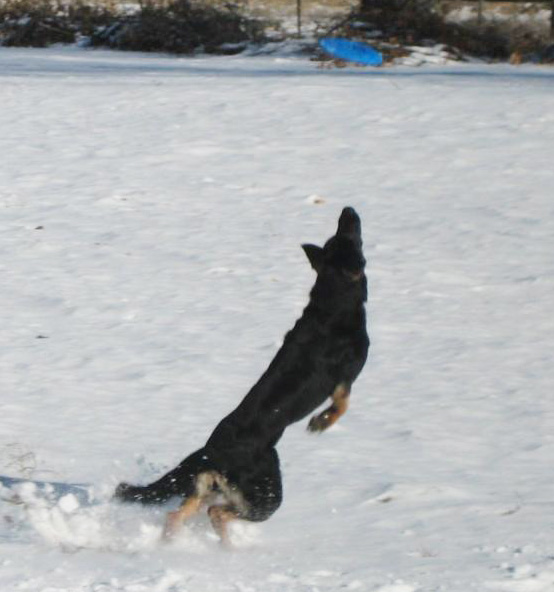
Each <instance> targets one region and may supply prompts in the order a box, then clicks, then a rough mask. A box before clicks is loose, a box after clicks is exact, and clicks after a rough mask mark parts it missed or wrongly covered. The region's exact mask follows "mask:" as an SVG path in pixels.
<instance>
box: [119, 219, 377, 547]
mask: <svg viewBox="0 0 554 592" xmlns="http://www.w3.org/2000/svg"><path fill="white" fill-rule="evenodd" d="M302 248H303V249H304V251H305V252H306V255H307V256H308V259H309V260H310V263H311V265H312V267H313V268H314V269H315V271H316V272H317V279H316V282H315V285H314V287H313V288H312V291H311V293H310V301H309V303H308V306H307V307H306V309H305V310H304V312H303V314H302V316H301V317H300V319H299V320H298V321H297V322H296V325H295V326H294V328H293V329H292V331H290V332H289V333H288V334H287V335H286V336H285V340H284V343H283V346H282V347H281V349H280V350H279V351H278V352H277V355H276V356H275V358H274V360H273V361H272V362H271V364H270V365H269V368H268V369H267V370H266V371H265V373H264V374H263V375H262V377H261V378H260V380H259V381H258V382H257V383H256V384H255V385H254V386H253V387H252V389H251V390H250V392H249V393H248V394H247V395H246V397H245V398H244V399H243V400H242V402H241V403H240V405H239V406H238V407H237V408H236V409H235V410H234V411H233V412H231V413H230V414H229V415H228V416H227V417H225V418H224V419H223V420H221V422H220V423H219V425H218V426H217V427H216V428H215V430H214V431H213V433H212V435H211V436H210V438H209V439H208V441H207V443H206V445H205V446H204V447H203V448H201V449H200V450H197V451H196V452H194V453H193V454H191V455H190V456H188V457H187V458H185V460H183V461H182V462H181V464H179V466H177V467H176V468H175V469H173V470H172V471H170V472H169V473H167V474H166V475H164V476H163V477H162V478H161V479H159V480H158V481H156V482H154V483H152V484H150V485H147V486H144V487H140V486H133V485H128V484H126V483H121V484H120V485H119V486H118V488H117V490H116V493H115V497H116V498H118V499H120V500H123V501H134V502H141V503H143V504H159V503H163V502H165V501H167V500H169V499H170V498H172V497H174V496H178V497H180V498H182V500H183V505H182V506H181V507H180V509H179V510H177V511H175V512H170V514H169V516H168V520H167V523H166V529H165V535H166V536H172V535H173V534H174V533H175V532H176V531H177V529H178V528H179V526H180V525H181V524H182V523H183V522H184V521H185V520H186V519H187V518H189V517H190V516H192V515H193V514H195V513H196V512H197V511H198V510H199V509H200V507H201V506H202V504H204V503H207V501H208V499H209V498H211V497H212V496H213V494H219V497H220V498H223V502H222V503H219V504H214V505H211V506H210V507H209V509H208V514H209V516H210V519H211V522H212V525H213V526H214V529H215V530H216V532H217V533H218V534H219V536H220V537H221V540H222V541H223V542H227V540H228V539H227V536H228V535H227V523H228V522H229V521H230V520H233V519H235V518H242V519H245V520H251V521H262V520H266V519H267V518H269V517H270V516H271V515H272V514H273V513H274V512H275V510H277V508H278V507H279V505H280V504H281V500H282V488H281V473H280V470H279V457H278V456H277V451H276V450H275V445H276V444H277V442H278V441H279V439H280V438H281V436H282V435H283V432H284V430H285V428H286V427H287V426H289V425H290V424H292V423H294V422H296V421H299V420H301V419H302V418H304V417H306V416H307V415H308V414H309V413H311V412H312V411H314V409H316V408H317V407H318V406H319V405H321V403H323V402H324V401H325V399H327V398H328V397H330V398H331V400H332V403H331V405H330V406H329V407H328V408H327V409H325V410H324V411H323V412H321V413H320V414H319V415H316V416H314V417H312V419H311V420H310V422H309V424H308V430H309V431H311V432H321V431H323V430H325V429H326V428H328V427H329V426H330V425H332V424H333V423H334V422H335V421H336V420H337V419H338V418H339V417H340V416H341V415H342V414H343V413H344V412H345V411H346V409H347V407H348V400H349V395H350V388H351V386H352V383H353V382H354V380H355V379H356V377H357V376H358V374H359V373H360V371H361V370H362V367H363V365H364V363H365V361H366V358H367V351H368V347H369V338H368V336H367V331H366V316H365V308H364V303H365V301H366V299H367V280H366V277H365V275H364V267H365V259H364V256H363V253H362V238H361V223H360V218H359V217H358V214H356V212H355V211H354V210H353V209H352V208H345V209H344V210H343V212H342V214H341V216H340V219H339V225H338V230H337V233H336V235H335V236H333V237H331V238H330V239H329V240H328V241H327V242H326V243H325V246H324V247H323V248H321V247H316V246H315V245H302Z"/></svg>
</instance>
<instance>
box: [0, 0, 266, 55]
mask: <svg viewBox="0 0 554 592" xmlns="http://www.w3.org/2000/svg"><path fill="white" fill-rule="evenodd" d="M263 37H264V25H263V23H262V22H260V20H258V19H254V18H250V17H248V16H246V14H245V13H244V12H243V11H242V10H241V9H240V8H239V7H238V6H237V5H234V4H225V5H222V6H212V5H206V4H201V3H195V2H193V1H190V0H173V1H171V2H164V3H162V2H157V1H155V0H152V1H150V2H143V3H142V4H141V5H140V7H139V8H138V10H136V11H134V12H132V13H129V12H128V11H126V10H125V8H122V7H121V6H120V5H118V4H117V3H115V2H114V3H113V4H101V5H100V4H92V3H87V2H86V1H85V0H83V1H73V2H63V1H61V0H0V44H1V45H4V46H25V47H46V46H48V45H52V44H54V43H75V42H78V41H83V42H84V43H85V44H90V45H92V46H96V47H99V46H104V47H111V48H116V49H123V50H133V51H160V52H170V53H178V54H181V53H182V54H185V53H192V52H195V51H205V52H211V53H219V52H221V53H233V52H235V51H240V50H241V49H243V48H244V46H245V45H246V44H247V43H249V42H260V41H262V40H263Z"/></svg>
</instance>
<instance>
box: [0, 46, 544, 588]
mask: <svg viewBox="0 0 554 592" xmlns="http://www.w3.org/2000/svg"><path fill="white" fill-rule="evenodd" d="M553 97H554V71H553V70H551V69H546V68H538V67H519V68H514V67H510V66H480V65H457V66H452V67H448V68H444V67H441V68H439V67H434V68H433V67H426V68H420V69H409V68H395V69H381V70H366V69H360V68H353V69H344V70H319V69H317V67H316V65H315V64H313V63H311V62H309V61H307V60H303V59H297V58H275V57H263V58H244V57H226V58H220V57H218V58H196V59H177V58H169V57H159V56H144V55H136V54H135V55H131V54H121V53H110V52H103V51H83V50H76V49H51V50H8V49H0V155H1V166H0V208H1V209H0V224H1V232H0V272H1V277H2V290H1V291H0V326H1V328H2V330H1V339H0V368H1V371H0V418H1V426H2V429H1V431H0V474H3V475H11V476H20V475H21V474H24V475H25V474H27V475H29V474H32V476H34V477H35V478H45V479H54V480H57V481H68V482H81V483H91V484H94V488H95V494H96V499H97V500H100V503H99V504H97V505H91V506H86V505H81V506H79V505H78V504H77V502H76V500H75V499H74V498H71V497H69V498H67V497H66V498H64V499H63V500H62V502H61V503H60V504H59V505H58V506H56V507H53V508H48V507H40V506H37V505H32V507H31V508H30V509H29V510H28V511H25V510H24V509H23V507H22V506H15V505H13V504H10V503H7V502H1V501H0V590H2V591H3V592H15V591H20V590H22V591H23V590H24V591H29V592H67V591H71V592H77V591H78V592H116V591H118V592H119V591H125V592H147V591H148V592H223V591H225V592H227V591H233V592H234V591H236V592H258V591H260V592H262V591H264V592H266V591H267V592H324V591H339V590H346V591H362V592H363V591H375V592H416V591H418V592H438V591H444V592H470V591H478V592H551V591H552V590H554V400H553V397H552V379H553V378H554V371H553V362H552V351H553V348H554V257H553V252H554V240H553V237H554V221H553V220H554V217H553V214H554V201H553V196H552V188H553V186H554V167H553V166H552V162H553V155H554V153H553V146H554V110H553V108H552V107H553ZM346 204H349V205H352V206H354V207H356V208H357V210H358V211H359V213H360V215H361V217H362V220H363V225H364V229H363V230H364V236H365V248H366V255H367V258H368V260H369V268H368V275H369V279H370V288H371V293H370V302H369V313H370V314H369V316H370V334H371V337H372V350H371V357H370V360H369V362H368V364H367V366H366V369H365V370H364V373H363V374H362V376H361V377H360V378H359V380H358V381H357V383H356V384H355V386H354V390H353V398H352V405H351V409H350V411H349V413H348V414H347V415H346V416H345V417H344V418H343V419H342V420H341V421H340V422H339V424H338V425H337V426H336V427H334V428H333V429H331V430H330V431H329V432H328V433H325V434H323V435H321V436H317V437H314V436H311V435H309V434H307V432H306V431H305V425H304V424H302V425H300V424H298V425H295V426H293V427H292V428H291V429H290V430H288V432H287V433H286V434H285V437H284V438H283V440H282V444H281V445H280V449H279V450H280V455H281V459H282V466H283V473H284V487H285V501H284V504H283V506H282V508H281V509H280V510H279V511H278V513H277V514H276V515H275V516H274V517H273V518H272V519H271V520H269V521H268V522H266V523H263V524H260V525H248V524H247V525H238V526H237V528H236V529H235V531H234V533H233V535H234V538H235V541H236V546H237V550H236V551H234V552H224V551H222V550H221V549H220V548H219V546H218V544H217V541H216V540H215V539H214V537H213V535H212V534H211V533H210V532H209V529H208V528H207V524H206V520H205V518H201V519H199V520H197V521H195V522H194V523H193V524H191V526H190V527H189V528H188V529H187V530H186V531H184V532H183V535H182V536H181V537H180V538H179V539H178V540H177V541H175V542H174V543H173V544H171V545H166V546H161V545H159V544H158V542H157V540H158V536H159V534H160V529H161V524H162V522H163V513H162V512H160V511H155V510H149V509H141V508H131V507H122V506H118V505H116V504H110V503H108V502H106V501H102V500H106V499H107V498H108V496H109V493H110V492H111V490H112V488H113V486H114V484H115V483H117V482H118V481H119V480H122V479H126V480H130V481H140V482H146V481H148V480H150V479H152V478H153V477H155V476H158V475H160V474H161V472H162V471H163V470H164V469H165V468H168V467H172V466H174V465H175V464H176V463H177V462H178V461H179V460H180V459H181V458H182V457H183V456H184V455H185V454H187V453H188V452H190V451H191V450H192V449H194V448H196V447H197V446H198V445H199V444H201V443H203V441H204V440H205V439H206V437H207V436H208V434H209V433H210V431H211V429H212V428H213V427H214V425H215V423H216V422H217V421H218V420H219V419H220V418H221V417H222V416H223V414H224V413H226V412H228V411H229V410H230V409H231V408H233V407H234V405H235V404H236V403H237V402H238V401H239V400H240V398H241V397H242V396H243V395H244V394H245V393H246V391H247V389H248V388H249V386H250V385H251V384H252V383H253V382H254V381H255V380H256V379H257V378H258V376H259V375H260V373H261V372H262V371H263V370H264V369H265V367H266V366H267V364H268V363H269V361H270V360H271V358H272V356H273V355H274V353H275V352H276V350H277V348H278V346H279V341H280V339H281V338H282V336H283V334H284V333H285V331H286V330H287V329H289V328H290V327H291V326H292V324H293V323H294V321H295V319H296V318H297V316H298V315H299V314H300V311H301V310H302V308H303V306H304V305H305V303H306V300H307V293H308V290H309V288H310V285H311V283H312V281H313V274H312V271H311V270H310V268H309V265H308V263H307V261H306V260H305V257H304V254H303V253H302V251H301V249H300V248H299V245H300V243H302V242H323V241H324V240H325V239H326V238H327V237H328V236H329V235H330V234H331V233H332V232H334V229H335V225H336V219H337V216H338V214H339V212H340V210H341V208H342V207H343V206H344V205H346ZM0 493H1V492H0ZM4 493H5V492H4Z"/></svg>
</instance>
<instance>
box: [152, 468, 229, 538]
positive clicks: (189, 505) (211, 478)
mask: <svg viewBox="0 0 554 592" xmlns="http://www.w3.org/2000/svg"><path fill="white" fill-rule="evenodd" d="M220 480H221V476H220V475H219V474H218V473H217V472H216V471H206V472H205V473H200V474H199V475H198V476H197V477H196V478H195V483H194V493H192V495H190V496H188V497H187V498H186V499H185V501H184V503H183V505H182V506H181V507H180V508H179V509H178V510H175V512H169V514H168V515H167V520H166V523H165V528H164V533H163V538H164V539H170V538H172V537H173V536H175V534H177V532H178V531H179V530H180V529H181V527H182V526H183V523H184V522H185V521H186V520H188V519H189V518H191V517H192V516H194V515H195V514H197V513H198V511H199V510H200V508H201V507H202V504H204V502H205V501H206V499H207V498H208V497H209V496H210V495H211V494H212V493H213V491H214V486H215V485H216V484H217V483H218V482H219V481H220Z"/></svg>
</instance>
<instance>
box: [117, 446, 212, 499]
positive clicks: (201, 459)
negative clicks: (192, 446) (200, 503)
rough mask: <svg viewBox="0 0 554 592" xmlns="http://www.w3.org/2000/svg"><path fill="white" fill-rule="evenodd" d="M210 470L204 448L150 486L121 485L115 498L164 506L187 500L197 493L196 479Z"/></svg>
mask: <svg viewBox="0 0 554 592" xmlns="http://www.w3.org/2000/svg"><path fill="white" fill-rule="evenodd" d="M210 468H211V463H210V461H209V458H208V456H207V454H206V453H205V451H204V449H203V448H202V449H200V450H197V451H196V452H194V453H193V454H191V455H190V456H188V457H187V458H185V460H183V461H182V462H181V463H180V464H179V465H178V466H177V467H175V468H174V469H173V470H171V471H169V473H166V474H165V475H164V476H163V477H161V478H160V479H158V480H157V481H154V483H150V485H144V486H141V485H130V484H129V483H120V484H119V485H118V486H117V487H116V490H115V493H114V498H115V499H117V500H119V501H122V502H138V503H141V504H144V505H156V504H164V503H165V502H167V501H169V500H170V499H171V498H172V497H180V498H187V497H189V496H191V495H193V494H194V493H195V491H196V477H197V476H198V475H199V474H200V473H202V472H203V471H206V470H209V469H210Z"/></svg>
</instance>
